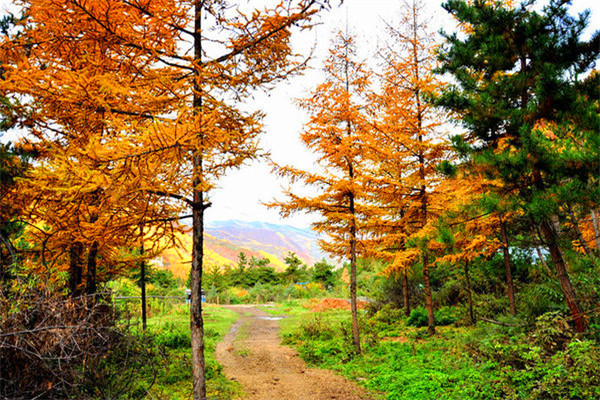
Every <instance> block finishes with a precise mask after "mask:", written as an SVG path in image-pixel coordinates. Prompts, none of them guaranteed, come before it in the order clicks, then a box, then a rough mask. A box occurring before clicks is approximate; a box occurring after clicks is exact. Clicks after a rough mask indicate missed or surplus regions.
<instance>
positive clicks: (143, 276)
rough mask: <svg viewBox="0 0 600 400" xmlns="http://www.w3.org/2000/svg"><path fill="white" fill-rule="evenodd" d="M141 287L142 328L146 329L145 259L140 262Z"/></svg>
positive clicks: (142, 251) (141, 249) (141, 247)
mask: <svg viewBox="0 0 600 400" xmlns="http://www.w3.org/2000/svg"><path fill="white" fill-rule="evenodd" d="M142 240H143V238H142ZM140 255H141V256H142V257H143V256H144V244H143V243H142V245H141V246H140ZM140 288H141V292H142V329H143V330H146V262H145V261H144V260H143V259H142V261H141V262H140Z"/></svg>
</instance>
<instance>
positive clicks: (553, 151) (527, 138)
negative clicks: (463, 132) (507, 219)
mask: <svg viewBox="0 0 600 400" xmlns="http://www.w3.org/2000/svg"><path fill="white" fill-rule="evenodd" d="M567 4H568V3H567V2H565V1H560V0H558V1H551V2H550V4H549V5H547V6H546V7H544V8H543V11H542V12H538V11H534V10H532V9H531V7H530V5H531V2H527V3H524V4H522V5H521V6H518V7H515V8H507V7H505V6H503V5H502V4H501V3H498V2H491V1H485V0H479V1H475V2H473V3H472V4H469V3H468V2H465V1H460V0H451V1H448V2H447V3H446V4H444V8H446V10H448V11H449V12H450V13H452V15H454V16H455V17H456V19H457V20H458V21H459V23H461V24H464V25H468V26H469V27H470V29H469V30H467V31H466V32H464V35H460V36H459V35H458V34H446V35H445V40H446V43H445V44H444V46H443V48H442V49H441V51H440V60H441V62H442V67H441V69H440V72H441V73H449V74H452V76H453V77H454V79H455V81H456V84H455V85H451V86H449V87H448V88H447V89H446V90H445V91H444V94H443V95H442V96H441V97H440V99H439V104H440V105H441V106H443V107H445V108H446V109H448V110H451V111H453V112H456V113H457V114H458V115H459V118H460V121H461V123H462V125H463V126H464V127H465V128H467V130H468V132H469V137H467V142H468V143H471V149H470V156H471V159H472V161H473V162H474V163H477V164H479V166H480V168H482V169H483V170H485V173H486V175H488V176H489V177H492V178H494V179H498V180H500V181H501V182H502V185H501V186H500V193H499V195H500V196H501V197H504V198H505V199H507V200H508V204H509V205H510V208H512V209H513V210H517V211H520V212H523V213H524V216H525V218H531V219H532V220H534V221H535V222H536V223H537V224H539V226H540V230H541V232H542V235H543V238H544V240H545V242H546V245H547V246H548V248H549V250H550V254H551V256H552V260H553V262H554V265H555V268H556V272H557V277H558V279H559V282H560V284H561V287H562V289H563V293H564V295H565V299H566V302H567V304H568V306H569V309H570V311H571V315H572V318H573V319H574V321H575V325H576V328H577V331H579V332H582V331H584V330H585V329H586V325H587V324H586V321H585V316H584V315H583V312H582V310H581V308H580V306H579V302H578V300H577V296H576V294H575V291H574V289H573V286H572V284H571V281H570V278H569V275H568V272H567V266H566V264H565V261H564V258H563V256H562V253H561V249H560V247H559V238H558V233H557V230H556V227H555V225H554V224H553V222H552V219H553V216H554V218H555V217H556V216H557V215H558V213H559V212H560V208H561V207H562V206H563V205H565V204H570V203H576V202H577V201H578V200H577V197H579V196H581V195H582V194H583V193H585V192H587V193H588V194H589V188H590V185H589V184H590V179H591V178H592V177H593V176H594V175H595V172H593V171H594V170H595V171H597V169H598V166H599V161H598V160H599V159H600V158H598V138H597V132H598V130H597V127H598V114H597V112H596V111H597V104H594V102H593V101H590V99H588V98H586V97H585V96H582V95H581V90H580V89H579V86H580V85H581V82H579V80H580V77H581V76H585V74H586V72H588V71H589V69H590V68H591V67H592V66H593V64H594V62H595V60H597V58H598V54H599V53H600V47H599V43H600V34H598V33H596V34H594V35H593V37H592V38H591V39H590V40H588V41H583V40H582V39H581V35H582V33H583V31H584V29H585V27H586V26H587V23H588V16H589V14H588V13H584V14H583V15H580V16H579V17H578V18H574V17H571V16H569V15H568V12H567V11H568V10H567ZM463 36H464V37H463ZM596 97H597V95H596ZM594 190H596V189H594ZM583 197H587V195H584V196H583Z"/></svg>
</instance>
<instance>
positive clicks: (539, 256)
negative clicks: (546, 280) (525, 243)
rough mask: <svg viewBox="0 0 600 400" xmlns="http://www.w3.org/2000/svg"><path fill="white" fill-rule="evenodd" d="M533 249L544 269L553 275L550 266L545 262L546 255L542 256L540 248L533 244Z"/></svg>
mask: <svg viewBox="0 0 600 400" xmlns="http://www.w3.org/2000/svg"><path fill="white" fill-rule="evenodd" d="M535 251H536V253H537V256H538V258H539V259H540V262H541V263H542V265H543V266H544V269H545V270H546V272H547V273H548V275H549V276H553V274H552V271H551V270H550V267H549V266H548V263H547V262H546V257H544V255H543V254H542V251H541V250H540V248H539V247H537V246H535Z"/></svg>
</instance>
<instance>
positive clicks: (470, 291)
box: [465, 261, 475, 325]
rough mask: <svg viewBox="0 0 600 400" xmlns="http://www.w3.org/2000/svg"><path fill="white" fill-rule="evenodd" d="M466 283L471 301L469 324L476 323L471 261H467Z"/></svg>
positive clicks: (468, 297)
mask: <svg viewBox="0 0 600 400" xmlns="http://www.w3.org/2000/svg"><path fill="white" fill-rule="evenodd" d="M465 283H466V286H467V287H466V289H467V300H468V301H469V320H470V324H469V325H474V324H475V312H474V311H473V295H472V290H471V278H470V277H469V262H468V261H465Z"/></svg>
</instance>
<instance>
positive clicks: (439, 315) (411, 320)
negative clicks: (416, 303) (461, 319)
mask: <svg viewBox="0 0 600 400" xmlns="http://www.w3.org/2000/svg"><path fill="white" fill-rule="evenodd" d="M433 317H434V320H435V324H436V325H438V326H445V325H451V324H453V323H455V322H456V321H458V317H457V316H456V311H455V309H454V308H453V307H442V308H440V309H439V310H438V311H435V312H434V313H433ZM427 323H428V317H427V310H426V309H425V308H423V307H417V308H414V309H413V310H412V311H411V312H410V316H409V317H408V319H407V320H406V325H408V326H415V327H417V328H420V327H423V326H427Z"/></svg>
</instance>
